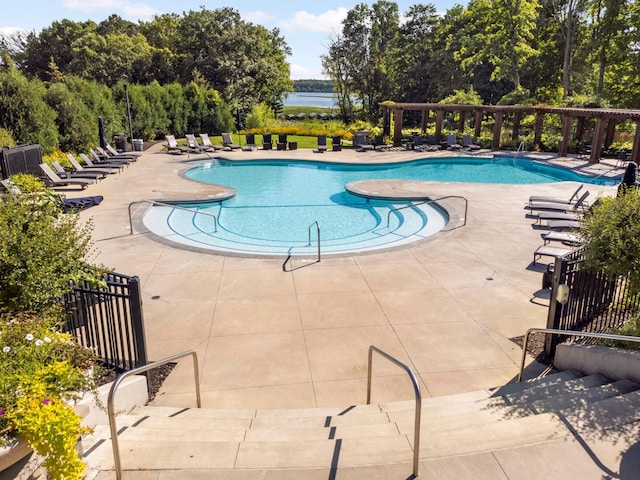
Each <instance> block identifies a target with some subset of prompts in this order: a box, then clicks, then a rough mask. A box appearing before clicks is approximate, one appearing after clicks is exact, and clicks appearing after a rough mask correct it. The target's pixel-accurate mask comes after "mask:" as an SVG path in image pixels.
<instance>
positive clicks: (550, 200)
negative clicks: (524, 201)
mask: <svg viewBox="0 0 640 480" xmlns="http://www.w3.org/2000/svg"><path fill="white" fill-rule="evenodd" d="M582 187H584V185H582V184H581V185H580V186H579V187H578V188H577V190H576V191H575V192H573V195H571V196H570V197H569V198H560V197H547V196H544V195H531V196H530V197H529V207H531V204H532V203H536V202H537V203H560V204H563V203H566V204H569V203H573V202H575V201H576V199H577V198H578V193H579V192H580V190H582Z"/></svg>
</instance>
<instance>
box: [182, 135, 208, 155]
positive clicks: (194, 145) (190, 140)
mask: <svg viewBox="0 0 640 480" xmlns="http://www.w3.org/2000/svg"><path fill="white" fill-rule="evenodd" d="M184 138H185V139H186V140H187V145H188V146H189V148H190V149H191V150H193V151H194V152H197V153H206V152H211V151H215V148H213V147H212V146H211V147H209V146H207V145H200V144H199V143H198V142H197V141H196V136H195V135H194V134H193V133H186V134H185V135H184Z"/></svg>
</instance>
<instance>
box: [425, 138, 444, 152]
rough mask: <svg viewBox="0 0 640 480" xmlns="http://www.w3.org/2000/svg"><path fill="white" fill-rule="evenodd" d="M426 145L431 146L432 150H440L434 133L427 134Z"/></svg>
mask: <svg viewBox="0 0 640 480" xmlns="http://www.w3.org/2000/svg"><path fill="white" fill-rule="evenodd" d="M427 145H429V146H430V147H432V149H433V150H441V147H440V144H439V143H438V139H437V138H436V136H435V135H427Z"/></svg>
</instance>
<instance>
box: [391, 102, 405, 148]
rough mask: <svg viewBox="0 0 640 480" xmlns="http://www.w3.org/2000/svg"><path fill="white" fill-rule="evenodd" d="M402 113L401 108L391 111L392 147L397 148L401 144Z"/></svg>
mask: <svg viewBox="0 0 640 480" xmlns="http://www.w3.org/2000/svg"><path fill="white" fill-rule="evenodd" d="M403 117H404V111H403V110H402V109H401V108H398V109H395V110H394V111H393V146H394V147H398V146H400V145H401V144H402V122H403Z"/></svg>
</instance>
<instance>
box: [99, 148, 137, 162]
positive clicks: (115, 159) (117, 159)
mask: <svg viewBox="0 0 640 480" xmlns="http://www.w3.org/2000/svg"><path fill="white" fill-rule="evenodd" d="M96 148H97V149H98V150H99V151H98V152H97V151H95V150H94V149H93V148H90V149H89V153H90V154H91V156H92V157H93V159H94V160H95V161H96V163H97V164H99V165H103V164H106V163H110V164H114V163H117V164H120V165H126V166H128V165H129V164H130V163H133V162H134V161H135V160H133V159H130V158H124V157H110V156H109V155H107V154H106V152H105V151H104V150H102V149H101V148H100V147H96Z"/></svg>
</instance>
